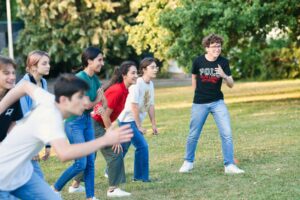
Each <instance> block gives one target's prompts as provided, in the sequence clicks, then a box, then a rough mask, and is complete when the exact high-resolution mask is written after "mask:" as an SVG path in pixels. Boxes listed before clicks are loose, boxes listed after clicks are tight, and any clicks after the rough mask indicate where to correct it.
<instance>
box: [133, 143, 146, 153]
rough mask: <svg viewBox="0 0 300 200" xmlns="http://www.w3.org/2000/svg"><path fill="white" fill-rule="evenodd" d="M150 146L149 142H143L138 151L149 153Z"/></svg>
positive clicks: (137, 148)
mask: <svg viewBox="0 0 300 200" xmlns="http://www.w3.org/2000/svg"><path fill="white" fill-rule="evenodd" d="M148 149H149V146H148V143H147V142H142V143H141V144H140V145H138V146H137V147H136V150H137V151H147V152H148Z"/></svg>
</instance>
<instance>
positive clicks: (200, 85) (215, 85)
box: [192, 55, 231, 104]
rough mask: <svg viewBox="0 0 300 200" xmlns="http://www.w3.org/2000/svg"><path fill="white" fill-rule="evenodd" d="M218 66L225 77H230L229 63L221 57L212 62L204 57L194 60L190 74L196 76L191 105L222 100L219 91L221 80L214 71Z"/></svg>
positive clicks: (221, 94)
mask: <svg viewBox="0 0 300 200" xmlns="http://www.w3.org/2000/svg"><path fill="white" fill-rule="evenodd" d="M218 65H220V66H221V67H222V69H223V71H224V73H225V74H226V75H228V76H231V71H230V68H229V62H228V60H227V59H226V58H224V57H222V56H219V57H218V58H217V60H215V61H212V62H211V61H208V60H207V59H206V58H205V56H204V55H202V56H199V57H197V58H196V59H195V60H194V62H193V67H192V74H194V75H196V90H195V95H194V100H193V103H196V104H204V103H211V102H214V101H218V100H220V99H223V98H224V96H223V93H222V91H221V86H222V78H221V77H220V76H219V75H217V74H216V71H215V68H217V67H218Z"/></svg>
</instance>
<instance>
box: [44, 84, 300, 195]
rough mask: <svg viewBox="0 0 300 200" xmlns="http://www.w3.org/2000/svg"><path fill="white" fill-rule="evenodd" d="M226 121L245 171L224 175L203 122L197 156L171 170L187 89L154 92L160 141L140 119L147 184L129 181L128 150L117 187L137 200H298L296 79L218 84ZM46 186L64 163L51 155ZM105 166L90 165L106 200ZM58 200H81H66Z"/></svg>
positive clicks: (185, 120) (179, 147)
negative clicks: (188, 167)
mask: <svg viewBox="0 0 300 200" xmlns="http://www.w3.org/2000/svg"><path fill="white" fill-rule="evenodd" d="M223 88H224V89H223V91H224V95H225V101H226V102H227V104H228V108H229V111H230V115H231V121H232V129H233V138H234V145H235V157H236V158H237V159H238V160H239V166H240V167H241V168H242V169H244V170H245V171H246V173H245V174H243V175H233V176H228V175H224V168H223V165H222V162H223V159H222V154H221V144H220V139H219V135H218V131H217V128H216V126H215V123H214V121H213V119H212V117H211V116H210V117H209V118H208V120H207V122H206V124H205V126H204V130H203V133H202V135H201V140H200V141H199V145H198V148H197V153H196V161H195V168H194V169H193V171H192V172H191V173H189V174H180V173H178V170H179V168H180V166H181V164H182V162H183V156H184V147H185V142H186V137H187V134H188V131H189V118H190V107H191V102H192V98H193V92H192V88H191V87H168V88H157V89H156V105H157V106H156V108H157V110H156V116H157V122H158V127H159V130H160V135H158V136H152V134H151V132H150V124H149V121H148V120H147V121H146V126H147V127H148V130H149V132H148V134H147V135H146V138H147V140H148V142H149V148H150V175H151V178H152V179H154V180H155V181H154V182H152V183H136V182H132V181H131V178H132V175H133V148H131V149H130V151H129V153H128V154H127V157H126V159H125V166H126V174H127V184H126V185H124V186H122V187H123V188H124V189H125V190H126V191H129V192H131V193H132V196H131V197H130V198H123V199H136V200H142V199H145V200H148V199H153V200H167V199H184V200H190V199H191V200H201V199H213V200H215V199H255V200H257V199H268V200H269V199H300V122H299V119H300V80H295V81H272V82H251V83H237V84H236V85H235V87H234V88H233V89H226V88H225V87H224V86H223ZM41 164H42V167H43V171H44V173H45V176H46V179H47V181H48V182H49V183H50V184H53V182H54V181H55V180H56V179H57V178H58V176H59V175H60V173H61V172H62V171H63V170H64V169H66V168H67V167H68V166H69V165H70V164H71V162H68V163H63V164H62V163H60V162H59V161H58V160H57V158H56V157H51V158H50V161H47V162H42V163H41ZM104 168H105V161H104V159H103V157H102V155H100V154H99V156H98V159H97V162H96V178H95V183H96V185H95V192H96V195H95V196H96V197H98V198H100V199H107V197H106V189H107V186H108V183H107V180H106V179H105V178H104V176H103V171H104ZM67 188H68V185H67V187H65V188H64V190H63V192H62V195H63V197H64V199H70V200H71V199H72V200H73V199H85V195H84V194H72V195H70V194H68V192H67Z"/></svg>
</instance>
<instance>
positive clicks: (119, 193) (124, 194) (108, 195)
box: [107, 188, 131, 197]
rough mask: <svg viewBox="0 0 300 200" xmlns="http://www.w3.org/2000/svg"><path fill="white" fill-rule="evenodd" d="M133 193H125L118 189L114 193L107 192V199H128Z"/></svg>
mask: <svg viewBox="0 0 300 200" xmlns="http://www.w3.org/2000/svg"><path fill="white" fill-rule="evenodd" d="M130 195H131V193H129V192H125V191H123V190H121V189H120V188H116V189H114V190H113V191H111V192H110V191H107V197H128V196H130Z"/></svg>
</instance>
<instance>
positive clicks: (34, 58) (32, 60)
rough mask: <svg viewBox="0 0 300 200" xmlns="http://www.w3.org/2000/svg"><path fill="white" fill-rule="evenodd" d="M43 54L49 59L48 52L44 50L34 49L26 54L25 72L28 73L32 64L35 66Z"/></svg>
mask: <svg viewBox="0 0 300 200" xmlns="http://www.w3.org/2000/svg"><path fill="white" fill-rule="evenodd" d="M43 56H47V57H48V58H49V59H50V57H49V54H48V53H47V52H45V51H40V50H35V51H32V52H30V53H29V54H28V56H27V61H26V72H28V73H30V70H31V68H32V67H33V66H36V65H37V64H38V62H39V61H40V60H41V58H42V57H43Z"/></svg>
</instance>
